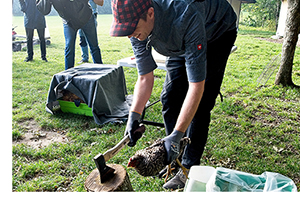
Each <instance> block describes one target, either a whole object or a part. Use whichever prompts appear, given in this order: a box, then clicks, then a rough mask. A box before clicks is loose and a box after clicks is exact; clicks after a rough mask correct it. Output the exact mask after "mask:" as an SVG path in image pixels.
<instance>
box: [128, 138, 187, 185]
mask: <svg viewBox="0 0 300 204" xmlns="http://www.w3.org/2000/svg"><path fill="white" fill-rule="evenodd" d="M189 142H190V139H189V138H187V137H184V138H182V139H181V140H180V153H179V155H180V154H181V152H183V150H184V148H185V146H186V145H187V144H188V143H189ZM163 143H164V141H163V140H161V139H158V140H156V141H155V142H154V143H153V144H152V145H151V146H149V147H146V148H145V149H142V150H139V151H137V152H136V153H135V155H134V156H132V157H131V158H130V159H129V162H128V165H127V167H132V168H134V169H135V170H136V171H137V172H138V173H139V174H140V175H142V176H156V175H158V173H159V172H160V171H161V170H162V169H163V168H165V166H166V158H167V152H166V150H165V147H164V144H163ZM176 161H177V163H178V165H179V166H180V167H181V168H182V169H183V172H185V173H186V169H185V168H184V167H183V166H182V165H181V163H180V162H179V160H178V158H176ZM168 167H169V168H168V171H167V176H166V179H165V181H166V180H167V178H168V176H169V175H170V174H171V165H168ZM186 176H187V175H186Z"/></svg>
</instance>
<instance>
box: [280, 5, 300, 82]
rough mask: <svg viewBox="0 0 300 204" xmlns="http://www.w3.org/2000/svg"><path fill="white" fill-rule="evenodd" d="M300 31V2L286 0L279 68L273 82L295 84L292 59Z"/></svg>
mask: <svg viewBox="0 0 300 204" xmlns="http://www.w3.org/2000/svg"><path fill="white" fill-rule="evenodd" d="M299 31H300V3H299V0H288V11H287V19H286V25H285V35H284V41H283V45H282V55H281V56H282V57H281V62H280V68H279V71H278V73H277V75H276V79H275V84H276V85H279V84H282V85H283V86H295V85H294V83H293V81H292V70H293V60H294V55H295V49H296V44H297V41H298V34H299Z"/></svg>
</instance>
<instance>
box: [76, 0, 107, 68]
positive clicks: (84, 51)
mask: <svg viewBox="0 0 300 204" xmlns="http://www.w3.org/2000/svg"><path fill="white" fill-rule="evenodd" d="M103 3H104V2H103V1H102V4H101V5H100V6H103ZM89 4H90V5H91V7H92V10H93V15H94V17H95V25H96V31H97V24H98V23H97V15H98V7H97V4H96V3H95V2H94V0H89ZM78 35H79V37H80V42H79V45H80V48H81V57H82V59H81V60H80V62H79V64H80V63H84V62H88V61H89V48H88V44H87V40H86V37H85V34H84V32H83V30H82V29H79V31H78Z"/></svg>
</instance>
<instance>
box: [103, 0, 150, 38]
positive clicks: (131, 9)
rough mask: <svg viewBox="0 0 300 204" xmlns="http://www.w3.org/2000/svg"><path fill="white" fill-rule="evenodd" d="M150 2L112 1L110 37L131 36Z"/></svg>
mask: <svg viewBox="0 0 300 204" xmlns="http://www.w3.org/2000/svg"><path fill="white" fill-rule="evenodd" d="M151 5H152V1H151V0H112V1H111V7H112V12H113V16H114V19H113V22H112V25H111V28H110V32H109V34H110V36H128V35H131V34H132V33H133V32H134V30H135V28H136V26H137V24H138V22H139V20H140V17H141V15H142V14H143V13H145V12H146V11H148V9H149V8H150V7H151Z"/></svg>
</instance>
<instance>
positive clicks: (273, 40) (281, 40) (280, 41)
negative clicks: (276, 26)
mask: <svg viewBox="0 0 300 204" xmlns="http://www.w3.org/2000/svg"><path fill="white" fill-rule="evenodd" d="M256 39H259V40H266V41H269V42H273V43H280V44H282V43H283V38H281V39H273V38H256ZM297 47H300V38H299V39H298V42H297Z"/></svg>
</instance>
